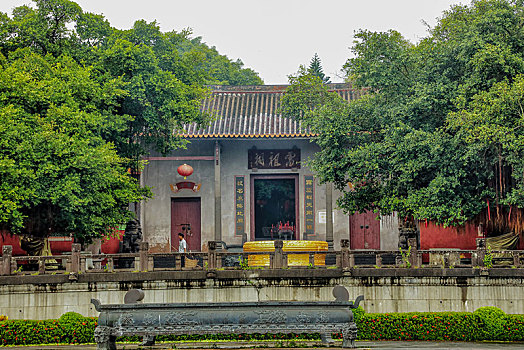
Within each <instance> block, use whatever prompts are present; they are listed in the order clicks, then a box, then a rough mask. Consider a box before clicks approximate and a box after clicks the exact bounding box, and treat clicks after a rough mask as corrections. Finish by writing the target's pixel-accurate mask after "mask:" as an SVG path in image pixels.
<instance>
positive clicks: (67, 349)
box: [7, 341, 524, 350]
mask: <svg viewBox="0 0 524 350" xmlns="http://www.w3.org/2000/svg"><path fill="white" fill-rule="evenodd" d="M296 344H297V346H296V347H287V346H288V342H283V343H273V342H250V343H248V342H246V343H243V342H239V343H221V342H217V343H214V342H209V343H175V344H173V343H165V344H159V345H156V346H154V347H140V346H139V345H138V344H120V343H119V344H117V348H118V350H136V349H143V350H146V349H148V350H149V349H151V350H160V349H162V350H166V349H192V350H201V349H207V350H208V349H224V350H227V349H261V348H278V349H283V350H285V349H289V350H291V349H297V348H309V349H315V348H322V349H326V348H325V347H322V346H319V343H311V342H297V343H296ZM173 345H174V346H173ZM340 345H341V343H340V342H337V343H336V344H335V346H334V347H329V349H333V350H335V349H341V348H340ZM357 348H358V349H361V350H367V349H369V350H373V349H380V350H388V349H467V350H488V349H503V350H517V349H524V343H495V342H490V343H461V342H418V341H413V342H392V341H383V342H367V341H361V342H357ZM7 349H9V350H41V349H42V350H54V349H56V350H96V346H95V345H76V346H73V345H50V346H13V347H11V346H10V347H9V348H7Z"/></svg>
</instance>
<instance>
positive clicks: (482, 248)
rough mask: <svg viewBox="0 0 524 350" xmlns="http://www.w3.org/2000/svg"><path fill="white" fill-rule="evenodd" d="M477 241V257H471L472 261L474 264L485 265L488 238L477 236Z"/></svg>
mask: <svg viewBox="0 0 524 350" xmlns="http://www.w3.org/2000/svg"><path fill="white" fill-rule="evenodd" d="M475 243H476V244H477V258H476V259H473V258H472V259H471V263H472V264H473V266H482V267H483V266H484V257H485V256H486V239H485V238H477V239H476V240H475Z"/></svg>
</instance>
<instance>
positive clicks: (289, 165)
mask: <svg viewBox="0 0 524 350" xmlns="http://www.w3.org/2000/svg"><path fill="white" fill-rule="evenodd" d="M247 158H248V169H300V149H298V148H293V149H250V150H248V155H247Z"/></svg>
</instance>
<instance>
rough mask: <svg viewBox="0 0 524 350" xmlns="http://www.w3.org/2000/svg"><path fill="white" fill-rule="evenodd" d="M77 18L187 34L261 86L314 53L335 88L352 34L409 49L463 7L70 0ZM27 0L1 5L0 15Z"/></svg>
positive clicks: (401, 1) (372, 1)
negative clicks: (391, 37)
mask: <svg viewBox="0 0 524 350" xmlns="http://www.w3.org/2000/svg"><path fill="white" fill-rule="evenodd" d="M76 2H77V3H78V4H79V5H80V6H81V7H82V9H83V10H84V11H88V12H94V13H98V14H100V13H101V14H103V15H104V16H105V17H106V18H107V19H108V20H109V22H110V23H111V25H112V26H114V27H117V28H121V29H126V28H130V27H131V26H132V25H133V23H134V21H135V20H137V19H145V20H147V21H153V20H156V21H157V22H158V23H159V24H160V27H161V28H162V30H163V31H170V30H173V29H174V30H177V31H180V30H181V29H183V28H188V27H189V28H192V29H193V32H194V36H201V37H202V38H203V41H204V42H206V43H207V44H208V45H209V46H215V47H216V48H217V49H218V51H219V52H220V53H221V54H225V55H227V56H228V57H229V58H231V59H237V58H240V59H241V60H242V61H243V62H244V64H245V65H246V67H250V68H253V69H254V70H255V71H257V72H259V73H260V76H261V77H262V79H264V82H265V83H266V84H285V83H287V75H289V74H291V73H294V72H296V71H297V68H298V66H299V65H300V64H308V63H309V61H310V60H311V57H312V56H313V55H314V54H315V52H316V53H318V55H319V56H320V58H321V60H322V65H323V67H324V72H325V73H326V74H327V75H329V76H331V80H332V81H333V82H338V81H341V80H342V79H341V78H340V77H338V78H337V76H340V69H341V68H342V65H343V64H344V62H345V61H346V59H347V58H348V57H350V56H351V52H350V50H349V47H350V46H351V44H352V41H353V34H354V32H355V31H356V30H358V29H361V28H362V29H369V30H372V31H385V30H388V29H395V30H397V31H399V32H401V33H402V34H403V35H404V37H406V38H407V39H409V40H411V41H413V42H416V41H418V40H419V39H420V38H422V37H424V36H425V35H426V31H427V28H426V26H425V25H424V24H423V21H425V22H426V23H428V24H429V25H431V26H433V25H434V24H435V23H436V18H437V17H440V16H441V14H442V11H444V10H446V9H449V7H450V6H451V5H452V4H459V3H463V4H464V3H469V2H470V1H469V0H462V1H458V0H323V1H319V0H182V1H180V0H77V1H76ZM31 3H32V2H31V1H30V0H0V11H2V12H7V13H9V14H11V10H12V9H13V7H16V6H19V5H23V4H31Z"/></svg>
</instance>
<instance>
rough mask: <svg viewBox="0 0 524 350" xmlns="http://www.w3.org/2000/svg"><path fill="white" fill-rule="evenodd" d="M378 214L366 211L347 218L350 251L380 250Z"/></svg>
mask: <svg viewBox="0 0 524 350" xmlns="http://www.w3.org/2000/svg"><path fill="white" fill-rule="evenodd" d="M377 216H378V213H374V212H372V211H366V212H364V213H355V214H353V215H351V216H350V217H349V245H350V248H351V249H380V220H377Z"/></svg>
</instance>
